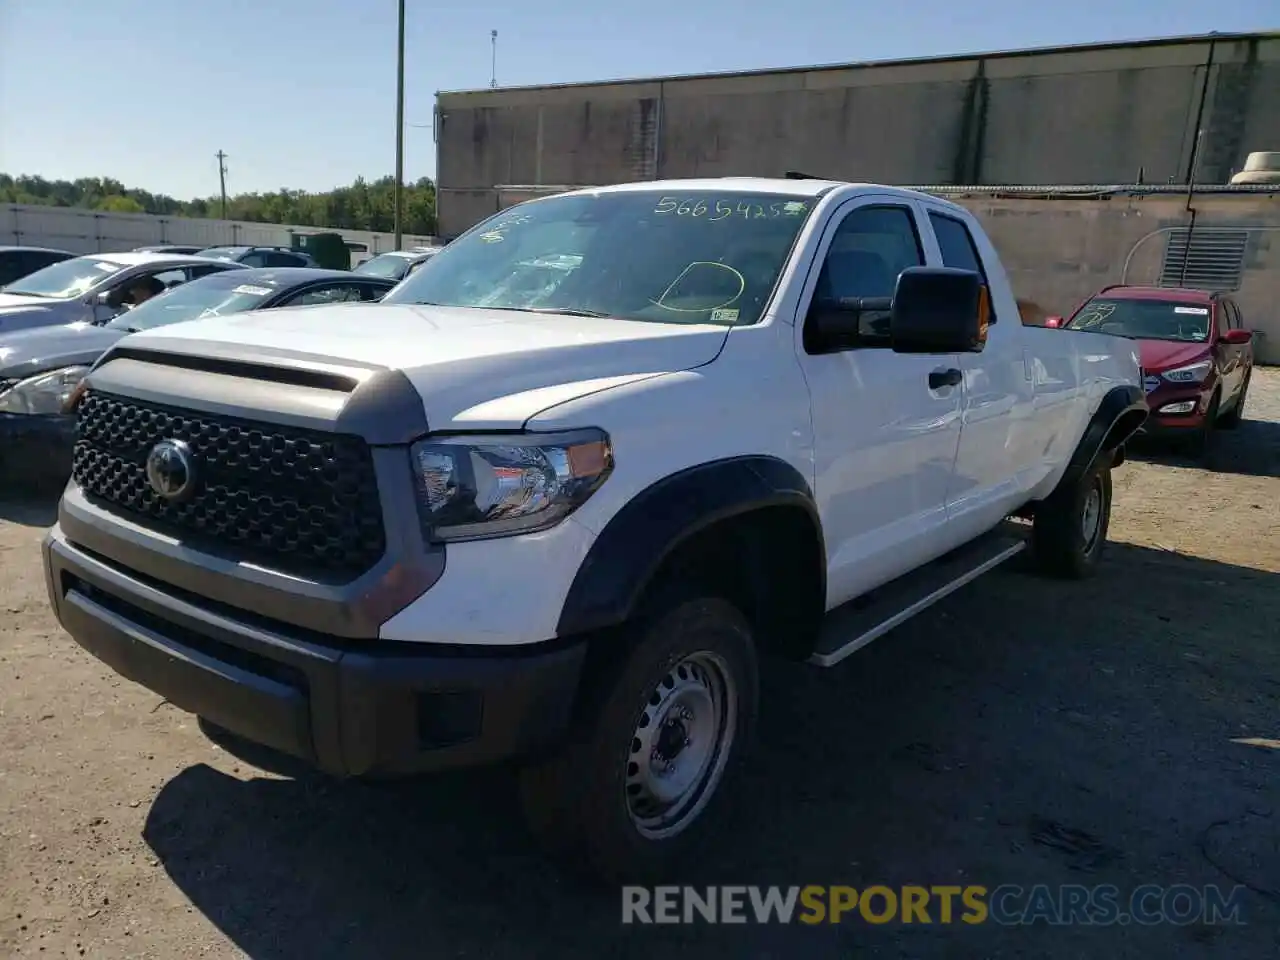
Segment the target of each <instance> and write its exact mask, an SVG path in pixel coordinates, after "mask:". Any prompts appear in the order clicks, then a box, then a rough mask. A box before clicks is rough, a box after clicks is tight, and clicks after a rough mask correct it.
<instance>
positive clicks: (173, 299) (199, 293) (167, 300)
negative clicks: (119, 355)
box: [107, 271, 276, 333]
mask: <svg viewBox="0 0 1280 960" xmlns="http://www.w3.org/2000/svg"><path fill="white" fill-rule="evenodd" d="M236 272H238V271H228V273H236ZM275 292H276V291H275V288H274V287H269V286H267V285H266V284H261V285H260V284H255V283H236V282H235V281H233V280H230V279H228V278H227V277H226V276H213V277H204V278H203V279H200V280H192V281H190V282H189V283H184V284H182V285H181V286H179V287H174V288H173V289H172V290H170V291H168V292H167V293H163V294H161V295H160V296H158V297H154V298H152V299H151V300H148V301H147V302H146V303H144V304H142V305H141V306H137V307H134V308H133V309H132V310H130V311H129V312H128V313H123V314H121V315H120V316H118V317H116V318H115V319H114V320H112V321H111V322H110V323H108V324H107V328H108V329H110V330H125V331H128V332H129V333H137V332H138V331H140V330H151V329H154V328H155V327H163V326H165V325H167V324H170V323H181V322H182V321H184V320H198V319H200V318H201V317H217V316H221V315H223V314H228V313H243V312H244V311H245V310H253V309H256V308H257V307H258V306H260V305H261V304H262V302H263V301H264V300H266V299H267V298H268V297H270V296H271V295H272V294H274V293H275Z"/></svg>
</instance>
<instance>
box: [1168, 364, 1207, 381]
mask: <svg viewBox="0 0 1280 960" xmlns="http://www.w3.org/2000/svg"><path fill="white" fill-rule="evenodd" d="M1212 366H1213V363H1212V361H1209V360H1201V361H1199V362H1198V363H1191V364H1188V365H1187V366H1185V367H1178V368H1177V369H1176V370H1166V371H1165V372H1164V373H1162V374H1161V376H1162V377H1164V378H1165V379H1166V380H1168V381H1169V382H1170V383H1199V382H1200V381H1201V380H1203V379H1204V378H1205V377H1207V376H1208V375H1209V370H1210V368H1211V367H1212Z"/></svg>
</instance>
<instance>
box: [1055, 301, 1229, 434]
mask: <svg viewBox="0 0 1280 960" xmlns="http://www.w3.org/2000/svg"><path fill="white" fill-rule="evenodd" d="M1047 325H1048V326H1051V327H1065V328H1066V329H1069V330H1084V331H1091V332H1094V333H1109V334H1112V335H1114V336H1121V337H1128V338H1129V339H1130V340H1133V341H1136V342H1137V344H1138V350H1139V355H1140V357H1141V361H1142V382H1143V389H1144V390H1145V391H1146V396H1147V403H1148V405H1149V406H1150V408H1151V417H1150V418H1149V419H1148V420H1147V422H1146V423H1145V424H1144V425H1143V428H1142V432H1143V433H1146V434H1151V435H1153V436H1163V437H1169V438H1172V439H1175V440H1179V441H1184V442H1185V443H1186V444H1187V445H1189V446H1190V448H1191V450H1192V452H1193V453H1195V454H1200V455H1202V454H1203V453H1204V452H1205V451H1206V449H1207V448H1208V446H1209V443H1210V441H1211V439H1212V437H1213V433H1214V430H1215V429H1216V428H1217V427H1226V428H1231V427H1235V426H1237V425H1238V424H1239V423H1240V421H1241V419H1242V418H1243V417H1244V409H1245V400H1246V399H1247V397H1248V395H1249V379H1250V377H1251V376H1252V374H1253V333H1252V331H1250V330H1248V329H1246V327H1245V325H1244V315H1243V313H1242V312H1241V310H1240V305H1239V304H1238V303H1237V302H1236V301H1235V299H1234V298H1233V297H1231V296H1230V295H1229V294H1225V293H1216V292H1213V291H1209V290H1191V289H1185V288H1182V287H1138V286H1112V287H1105V288H1104V289H1102V290H1100V291H1099V292H1098V293H1096V294H1094V295H1093V296H1092V297H1090V298H1089V299H1088V300H1086V301H1085V302H1084V303H1083V304H1081V305H1080V306H1079V307H1078V308H1077V309H1076V311H1075V313H1073V314H1072V315H1071V317H1070V318H1068V319H1067V320H1065V321H1064V320H1063V319H1062V318H1061V317H1051V318H1049V320H1048V321H1047Z"/></svg>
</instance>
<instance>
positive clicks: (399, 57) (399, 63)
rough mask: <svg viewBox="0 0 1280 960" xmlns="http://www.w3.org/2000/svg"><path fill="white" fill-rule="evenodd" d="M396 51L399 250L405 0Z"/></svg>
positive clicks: (401, 236) (401, 232)
mask: <svg viewBox="0 0 1280 960" xmlns="http://www.w3.org/2000/svg"><path fill="white" fill-rule="evenodd" d="M397 39H398V42H397V45H396V46H397V52H396V186H395V196H394V203H395V208H396V214H395V231H396V241H395V249H396V250H399V249H400V247H401V245H402V241H403V240H404V228H403V222H402V216H401V213H402V208H403V206H404V198H403V197H402V196H401V191H402V190H403V184H404V0H400V27H399V31H398V35H397Z"/></svg>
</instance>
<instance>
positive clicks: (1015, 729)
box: [0, 371, 1280, 960]
mask: <svg viewBox="0 0 1280 960" xmlns="http://www.w3.org/2000/svg"><path fill="white" fill-rule="evenodd" d="M1249 413H1250V420H1249V422H1246V424H1245V425H1244V426H1243V427H1242V428H1241V429H1240V430H1239V431H1237V432H1236V433H1234V434H1231V435H1228V434H1223V435H1222V437H1221V438H1220V439H1221V440H1222V441H1223V442H1222V446H1221V448H1220V450H1219V452H1218V456H1217V457H1216V458H1215V461H1214V463H1213V467H1214V470H1213V471H1207V470H1205V469H1203V468H1201V467H1197V466H1194V465H1192V464H1189V463H1187V462H1185V461H1179V460H1177V459H1170V458H1168V457H1161V458H1159V462H1156V461H1155V460H1150V461H1148V462H1137V461H1131V462H1130V463H1129V464H1127V465H1125V466H1123V467H1122V468H1120V470H1119V471H1118V475H1117V488H1116V507H1115V517H1114V521H1113V526H1112V540H1113V544H1112V546H1111V548H1110V552H1109V554H1108V557H1107V560H1106V563H1105V569H1104V572H1103V573H1102V574H1101V575H1100V576H1099V577H1097V578H1096V579H1094V580H1093V581H1091V582H1088V583H1084V584H1071V585H1062V584H1056V583H1051V582H1045V581H1042V580H1039V579H1037V578H1034V577H1031V576H1029V575H1027V574H1026V573H1024V572H1020V571H1018V570H1002V571H999V572H997V573H995V574H993V575H992V576H990V577H986V578H983V579H982V580H980V581H978V582H977V583H975V584H974V585H972V586H970V587H968V588H966V589H965V590H962V591H960V592H959V593H958V594H956V595H954V596H953V597H951V598H950V599H949V600H948V601H946V602H944V603H943V604H941V605H939V607H937V608H935V609H934V610H933V611H931V612H929V613H928V614H926V615H924V616H922V617H920V618H917V619H916V620H915V621H913V622H911V623H909V624H907V625H906V626H904V627H902V628H901V629H899V630H898V631H897V632H896V633H894V634H892V635H891V636H890V637H888V638H886V639H884V640H882V641H880V642H879V643H876V644H874V645H873V646H871V647H870V648H868V649H867V650H866V651H863V652H862V653H860V654H859V655H858V656H855V657H853V658H851V659H850V660H848V661H846V662H845V663H844V664H843V665H842V666H841V667H839V668H837V669H835V670H831V671H825V672H821V671H814V670H812V669H810V668H804V667H788V668H785V669H776V670H775V672H774V673H773V674H771V675H770V676H768V677H767V678H766V684H765V690H764V707H765V710H764V715H763V718H762V731H761V734H762V742H761V745H760V748H759V755H758V758H757V763H756V765H755V768H754V770H755V773H754V777H753V779H752V780H751V781H750V782H749V783H748V784H747V786H746V789H745V791H744V792H745V796H744V797H743V801H744V804H743V805H744V807H745V810H744V811H743V812H744V814H745V818H744V820H743V823H744V824H745V826H744V827H743V828H742V830H741V833H740V835H739V839H738V841H737V842H736V843H733V844H730V845H729V847H728V849H726V850H724V851H723V852H722V853H721V855H720V856H719V857H717V858H716V859H714V860H713V861H708V862H706V863H704V864H702V865H701V866H699V867H698V868H696V870H695V871H694V872H693V873H691V875H690V877H689V882H692V883H697V884H712V883H728V884H771V883H776V884H784V885H790V884H807V883H831V884H836V883H843V884H850V885H853V886H858V887H861V886H865V885H868V884H871V883H886V884H889V885H898V884H924V885H934V884H945V883H960V884H964V883H982V884H985V885H987V886H989V887H994V886H997V885H999V884H1002V883H1020V884H1024V885H1031V884H1037V883H1043V884H1050V885H1057V884H1070V883H1083V884H1102V883H1110V884H1115V885H1116V886H1118V887H1119V888H1120V889H1121V890H1122V891H1124V892H1126V893H1127V892H1128V891H1130V890H1132V889H1133V888H1134V887H1137V886H1139V885H1141V884H1148V883H1150V884H1161V885H1172V884H1176V883H1188V884H1192V885H1195V886H1203V885H1206V884H1220V885H1222V886H1223V887H1224V888H1226V889H1230V888H1232V887H1234V886H1235V885H1236V884H1242V885H1246V886H1248V887H1249V888H1251V889H1250V890H1249V891H1248V892H1247V893H1245V894H1244V901H1243V903H1244V913H1243V918H1244V920H1245V921H1246V923H1247V925H1245V926H1207V925H1205V926H1202V925H1191V926H1176V925H1172V924H1164V925H1158V926H1111V927H1106V928H1098V927H1092V928H1091V927H1082V926H1075V927H1056V928H1055V927H1046V926H1044V925H1038V926H1034V927H1022V928H1009V927H1003V928H1002V927H999V926H996V925H994V924H987V925H983V926H976V927H975V926H966V925H963V924H955V925H950V926H943V925H935V926H933V927H920V926H918V925H916V926H902V925H898V924H890V925H887V926H871V925H868V924H866V923H863V922H861V921H853V922H847V923H845V924H842V925H840V926H836V927H832V926H826V927H822V928H802V927H799V926H794V927H780V926H771V927H759V926H748V927H733V928H731V927H723V926H721V927H711V926H699V927H650V928H635V927H625V928H624V927H622V926H621V925H620V924H619V916H620V908H619V901H618V898H617V896H616V895H604V894H601V895H593V894H585V893H583V892H582V891H580V890H578V889H575V888H573V887H571V886H570V885H569V884H568V883H567V882H565V881H563V880H560V879H558V877H557V875H556V874H555V873H554V872H552V871H550V870H549V869H548V868H547V866H546V864H545V863H544V862H543V861H541V860H540V859H539V858H538V857H537V855H536V854H535V853H534V852H533V850H532V849H531V847H530V844H529V841H528V839H527V837H526V835H525V833H524V831H523V829H522V827H521V826H520V825H519V821H518V819H517V818H516V814H515V806H514V802H513V800H512V797H511V792H510V789H509V788H510V783H509V779H508V776H507V775H506V774H504V773H485V774H479V775H468V776H459V777H450V778H438V779H433V780H429V781H423V782H418V783H413V784H403V785H395V786H383V787H368V786H358V785H343V784H335V783H331V782H326V781H324V780H322V779H319V778H315V777H311V776H307V775H301V776H298V777H293V778H290V777H282V776H278V775H272V774H267V773H264V772H262V771H259V770H256V769H254V768H252V767H250V766H248V765H247V764H246V763H244V762H243V761H241V760H238V759H236V758H234V757H232V756H231V755H229V754H228V753H226V752H224V751H223V750H220V749H218V748H217V747H214V746H213V745H212V744H211V743H210V742H209V741H207V740H206V739H205V738H204V737H203V736H202V734H201V733H200V731H199V729H198V728H197V725H196V724H195V723H194V722H193V720H192V718H191V717H189V716H187V715H185V714H182V713H180V712H178V711H176V710H174V709H173V708H172V707H169V706H167V705H165V704H163V703H162V702H161V701H160V700H159V698H157V697H155V696H153V695H151V694H150V693H148V692H147V691H146V690H144V689H141V688H139V687H137V686H134V685H132V684H129V683H126V682H123V681H121V680H118V679H116V678H115V677H114V676H113V675H112V674H110V673H109V672H108V671H107V670H105V669H104V668H102V667H101V666H100V665H99V664H98V663H96V662H95V661H94V660H92V659H91V658H90V657H88V656H87V655H85V654H84V653H82V652H81V651H80V650H79V648H77V647H76V646H75V645H74V644H73V643H72V642H71V641H70V640H69V639H68V638H67V637H66V636H65V635H64V634H63V633H62V632H61V631H60V630H59V629H58V628H57V627H56V625H55V624H54V621H53V619H52V618H51V616H50V614H49V612H48V609H47V606H46V600H45V597H44V585H43V582H42V579H41V572H40V567H39V562H38V554H37V544H38V541H39V539H40V536H41V534H42V532H43V528H44V527H45V525H47V524H48V523H50V522H52V511H53V507H52V505H51V504H49V503H30V502H28V503H15V502H4V501H2V500H0V955H4V956H9V957H37V956H39V957H47V956H73V957H74V956H81V955H83V956H88V957H93V958H116V957H157V958H166V960H168V958H181V957H196V956H208V957H235V956H242V955H247V956H250V957H253V958H257V960H286V958H295V957H308V958H320V957H361V958H372V957H410V956H412V957H422V956H431V957H442V956H459V957H461V956H468V957H526V956H548V957H549V956H557V957H575V956H581V957H584V958H585V957H592V958H595V957H599V956H602V955H604V954H605V953H614V954H615V955H618V956H622V955H640V954H642V953H644V954H646V955H647V954H648V952H649V951H652V950H654V949H659V950H662V951H665V952H666V953H667V954H668V955H680V956H684V955H687V956H696V957H699V958H711V957H720V956H724V957H746V956H755V957H778V956H783V955H789V956H796V955H803V956H806V957H825V956H833V957H834V956H852V955H868V956H884V957H919V958H935V957H936V958H942V957H946V958H960V957H997V956H1000V957H1013V956H1028V957H1037V958H1040V957H1048V958H1058V957H1060V958H1067V957H1084V956H1111V957H1118V956H1134V957H1144V958H1156V957H1158V958H1161V960H1169V958H1175V957H1184V956H1186V957H1202V956H1204V957H1210V956H1211V957H1224V958H1225V957H1231V958H1244V957H1263V956H1274V955H1276V950H1277V944H1278V943H1280V903H1278V902H1277V898H1280V813H1277V806H1278V805H1280V804H1278V801H1280V750H1272V749H1267V748H1265V747H1259V746H1250V745H1243V744H1238V743H1233V742H1232V741H1233V739H1236V738H1245V737H1258V738H1280V710H1278V709H1277V706H1278V705H1280V631H1278V630H1277V627H1276V624H1277V623H1278V622H1280V589H1277V584H1278V582H1280V581H1277V574H1278V573H1280V536H1277V535H1276V532H1275V531H1276V529H1277V526H1278V525H1280V371H1259V372H1258V374H1257V375H1256V376H1255V379H1254V384H1253V390H1252V396H1251V397H1250V411H1249Z"/></svg>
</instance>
